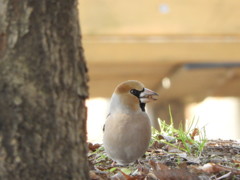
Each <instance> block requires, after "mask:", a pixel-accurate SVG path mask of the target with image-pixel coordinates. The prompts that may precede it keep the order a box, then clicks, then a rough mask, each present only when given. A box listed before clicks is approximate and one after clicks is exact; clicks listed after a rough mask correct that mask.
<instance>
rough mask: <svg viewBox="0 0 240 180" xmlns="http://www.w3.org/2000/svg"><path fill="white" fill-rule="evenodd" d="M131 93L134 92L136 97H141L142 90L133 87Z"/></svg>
mask: <svg viewBox="0 0 240 180" xmlns="http://www.w3.org/2000/svg"><path fill="white" fill-rule="evenodd" d="M130 93H131V94H133V95H134V96H136V97H139V95H140V91H138V90H136V89H131V90H130Z"/></svg>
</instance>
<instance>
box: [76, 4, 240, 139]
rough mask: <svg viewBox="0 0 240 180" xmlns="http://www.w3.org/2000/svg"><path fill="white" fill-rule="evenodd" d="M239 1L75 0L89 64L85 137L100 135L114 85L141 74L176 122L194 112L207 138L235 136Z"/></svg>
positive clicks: (157, 106) (159, 113) (158, 108)
mask: <svg viewBox="0 0 240 180" xmlns="http://www.w3.org/2000/svg"><path fill="white" fill-rule="evenodd" d="M239 7H240V1H239V0H231V1H229V0H211V1H208V0H201V1H190V0H181V1H179V0H168V1H164V0H150V1H146V0H131V1H125V0H114V1H113V0H79V10H80V22H81V31H82V35H83V40H82V42H83V47H84V50H85V56H86V59H87V64H88V68H89V77H90V83H89V86H90V99H89V100H88V101H87V106H88V140H89V141H91V142H101V139H102V126H103V124H104V121H105V118H106V116H107V114H108V106H109V99H110V97H111V95H112V93H113V91H114V88H115V87H116V85H118V84H119V83H120V82H123V81H126V80H132V79H134V80H139V81H141V82H142V83H144V84H145V86H146V87H147V88H149V89H152V90H154V91H156V92H158V93H159V95H160V96H159V100H158V101H157V102H156V103H152V104H149V106H148V107H147V108H148V113H149V116H150V117H151V119H152V121H153V122H155V124H154V126H155V127H156V128H159V127H158V125H157V124H156V122H157V121H156V120H157V118H161V119H163V120H166V121H169V105H170V106H171V111H172V115H173V119H174V123H175V126H176V127H178V126H179V124H180V123H182V124H183V125H184V126H186V128H187V126H188V125H189V123H190V121H191V120H192V119H198V120H199V122H198V126H199V127H203V126H205V128H206V133H207V137H208V138H210V139H218V138H221V139H240V98H239V97H240V21H239V17H240V11H239Z"/></svg>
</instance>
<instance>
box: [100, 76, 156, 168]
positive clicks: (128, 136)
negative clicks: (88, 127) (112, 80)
mask: <svg viewBox="0 0 240 180" xmlns="http://www.w3.org/2000/svg"><path fill="white" fill-rule="evenodd" d="M157 96H158V94H157V93H155V92H153V91H151V90H149V89H147V88H145V87H144V85H143V84H142V83H140V82H138V81H135V80H130V81H126V82H123V83H121V84H119V85H118V86H117V87H116V89H115V91H114V93H113V95H112V98H111V103H110V113H109V115H108V117H107V120H106V122H105V125H104V134H103V146H104V148H105V151H106V153H107V155H108V156H109V157H110V158H111V159H112V160H114V161H116V162H117V163H118V164H119V165H126V164H129V163H131V162H134V161H135V160H137V159H138V158H139V157H141V156H142V155H143V154H144V153H145V152H146V150H147V148H148V145H149V141H150V138H151V125H150V120H149V117H148V115H147V113H146V112H145V104H146V103H148V102H151V101H153V100H157Z"/></svg>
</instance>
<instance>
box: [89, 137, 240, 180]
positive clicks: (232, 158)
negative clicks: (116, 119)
mask: <svg viewBox="0 0 240 180" xmlns="http://www.w3.org/2000/svg"><path fill="white" fill-rule="evenodd" d="M176 143H178V144H179V142H175V146H172V145H171V144H170V143H168V144H166V143H163V142H162V141H160V140H159V141H158V140H154V142H152V144H151V145H150V146H149V149H148V151H147V152H146V153H145V155H144V157H142V158H141V159H139V160H138V162H135V163H132V164H130V165H128V166H118V165H114V164H113V161H112V160H111V159H109V158H108V157H107V156H106V154H105V153H104V149H103V147H102V145H100V144H94V145H93V144H91V143H89V154H88V158H89V163H90V169H91V170H90V177H91V179H97V180H100V179H118V180H125V179H126V180H143V179H147V180H156V179H161V180H195V179H196V180H197V179H201V180H205V179H206V180H207V179H216V180H220V179H240V142H239V141H233V140H228V141H227V140H208V141H207V142H206V143H205V145H204V148H203V150H202V151H201V152H199V153H196V152H194V153H193V152H186V151H184V150H182V149H181V148H176ZM172 144H173V143H172ZM178 147H179V146H178ZM179 149H181V150H179Z"/></svg>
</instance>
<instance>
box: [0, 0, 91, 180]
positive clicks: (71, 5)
mask: <svg viewBox="0 0 240 180" xmlns="http://www.w3.org/2000/svg"><path fill="white" fill-rule="evenodd" d="M76 3H77V1H76V0H66V1H64V0H63V1H61V0H60V1H59V0H39V1H38V0H22V1H18V0H0V179H4V180H5V179H6V180H8V179H9V180H34V179H40V180H45V179H50V180H58V179H64V180H65V179H78V180H79V179H88V166H87V157H86V151H87V150H86V144H85V143H86V127H85V126H86V107H85V99H86V98H87V96H88V88H87V79H88V77H87V69H86V65H85V61H84V57H83V49H82V45H81V37H80V30H79V22H78V11H77V9H76V6H77V4H76Z"/></svg>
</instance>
